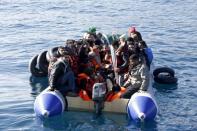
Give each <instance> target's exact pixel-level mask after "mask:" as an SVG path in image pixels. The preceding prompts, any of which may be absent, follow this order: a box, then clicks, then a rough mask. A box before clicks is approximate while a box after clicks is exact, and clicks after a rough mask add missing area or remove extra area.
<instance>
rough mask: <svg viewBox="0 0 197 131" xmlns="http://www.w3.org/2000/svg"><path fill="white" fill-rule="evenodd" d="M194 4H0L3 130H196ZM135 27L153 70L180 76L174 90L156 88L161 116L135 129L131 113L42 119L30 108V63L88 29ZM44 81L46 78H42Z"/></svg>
mask: <svg viewBox="0 0 197 131" xmlns="http://www.w3.org/2000/svg"><path fill="white" fill-rule="evenodd" d="M196 14H197V1H196V0H184V1H183V0H151V1H147V0H99V1H98V0H64V1H63V0H0V52H1V53H0V130H2V131H5V130H35V131H38V130H39V131H41V130H43V131H46V130H47V131H48V130H51V131H52V130H70V131H87V130H88V131H118V130H119V131H123V130H132V131H133V130H150V131H154V130H155V131H157V130H158V131H174V130H175V131H177V130H180V131H189V130H191V131H195V130H197V51H196V50H197V15H196ZM130 25H133V26H136V28H137V30H138V31H140V32H141V34H142V36H143V39H144V40H145V41H146V42H147V44H148V45H149V46H150V47H151V48H152V50H153V53H154V63H155V66H158V67H159V66H169V67H171V68H173V69H174V70H175V72H176V76H177V78H178V84H177V85H171V86H164V85H156V84H154V87H155V88H154V91H155V97H156V101H157V103H158V106H159V113H158V115H157V117H156V119H155V121H154V122H151V123H146V124H143V125H140V126H139V125H135V124H134V123H133V122H129V121H128V118H127V116H126V115H120V114H112V113H104V114H103V115H102V116H101V117H99V118H95V117H94V114H93V113H92V112H75V111H70V112H65V113H63V114H62V115H59V116H56V117H52V118H48V119H44V120H42V119H39V118H37V117H36V116H35V114H34V110H33V103H34V100H35V97H36V95H37V94H31V93H32V91H35V90H41V89H40V87H41V85H39V82H38V85H33V86H32V85H31V84H30V82H29V78H30V73H29V71H28V63H29V60H30V59H31V58H32V57H33V56H34V55H36V54H39V53H41V52H42V51H44V50H47V49H49V48H51V47H54V46H59V45H63V44H64V42H65V41H66V40H67V39H80V38H82V36H83V33H84V32H85V31H87V30H88V28H89V27H91V26H95V27H97V30H98V31H99V32H104V33H106V34H111V33H112V32H114V33H119V34H121V33H126V32H127V30H128V27H129V26H130ZM41 81H46V80H41Z"/></svg>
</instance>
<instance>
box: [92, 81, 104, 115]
mask: <svg viewBox="0 0 197 131" xmlns="http://www.w3.org/2000/svg"><path fill="white" fill-rule="evenodd" d="M106 88H107V87H106V83H95V84H94V86H93V90H92V100H93V101H94V102H95V113H96V115H100V114H101V112H102V109H103V108H104V100H105V94H106V92H107V89H106Z"/></svg>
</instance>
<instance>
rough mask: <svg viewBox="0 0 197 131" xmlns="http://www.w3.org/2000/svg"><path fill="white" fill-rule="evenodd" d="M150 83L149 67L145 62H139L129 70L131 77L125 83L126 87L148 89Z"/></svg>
mask: <svg viewBox="0 0 197 131" xmlns="http://www.w3.org/2000/svg"><path fill="white" fill-rule="evenodd" d="M148 85H149V69H148V67H147V66H146V65H145V64H138V65H137V66H135V67H134V68H132V69H131V70H129V78H128V79H127V81H126V82H125V83H124V85H123V86H124V87H125V88H129V87H130V88H138V89H140V90H143V91H146V90H147V89H148Z"/></svg>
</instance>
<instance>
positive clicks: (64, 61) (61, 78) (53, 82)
mask: <svg viewBox="0 0 197 131" xmlns="http://www.w3.org/2000/svg"><path fill="white" fill-rule="evenodd" d="M67 53H68V52H64V53H63V54H64V55H62V56H61V57H60V58H58V60H57V61H56V62H55V63H54V64H53V65H52V66H51V71H50V74H49V86H50V90H55V89H56V90H59V91H60V92H61V93H62V94H65V93H67V92H68V91H71V92H72V93H69V94H70V95H73V96H77V92H78V89H77V87H76V83H75V76H74V73H73V71H72V69H71V67H70V60H69V55H68V54H67Z"/></svg>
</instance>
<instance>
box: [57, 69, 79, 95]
mask: <svg viewBox="0 0 197 131" xmlns="http://www.w3.org/2000/svg"><path fill="white" fill-rule="evenodd" d="M59 84H60V86H61V87H60V88H59V91H60V92H61V93H63V94H64V93H66V92H68V91H72V92H77V91H78V88H77V86H76V83H75V76H74V73H73V71H68V72H66V73H65V74H64V75H63V76H62V77H61V78H60V80H59Z"/></svg>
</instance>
